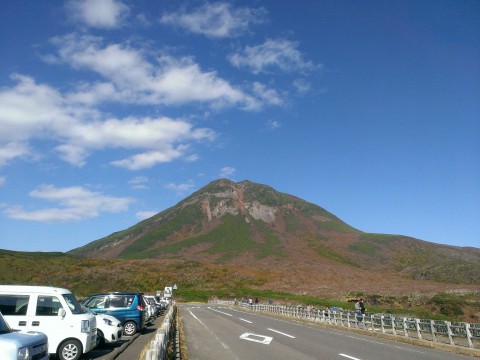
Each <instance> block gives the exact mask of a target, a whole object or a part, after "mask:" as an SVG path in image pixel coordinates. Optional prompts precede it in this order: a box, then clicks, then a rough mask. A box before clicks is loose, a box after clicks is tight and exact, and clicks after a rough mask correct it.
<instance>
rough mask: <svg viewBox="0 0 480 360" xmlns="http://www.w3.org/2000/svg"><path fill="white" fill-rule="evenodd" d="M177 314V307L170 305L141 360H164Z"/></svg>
mask: <svg viewBox="0 0 480 360" xmlns="http://www.w3.org/2000/svg"><path fill="white" fill-rule="evenodd" d="M176 312H177V306H176V305H175V304H172V305H171V306H170V308H169V309H168V312H167V314H166V315H165V319H163V323H162V325H161V326H160V327H159V328H158V329H157V333H156V334H155V338H154V339H153V340H152V341H151V342H150V346H149V348H148V350H147V352H146V353H145V357H144V358H143V360H165V359H166V357H167V346H168V341H169V339H170V338H171V336H172V334H173V331H174V330H175V326H173V322H174V321H175V314H176Z"/></svg>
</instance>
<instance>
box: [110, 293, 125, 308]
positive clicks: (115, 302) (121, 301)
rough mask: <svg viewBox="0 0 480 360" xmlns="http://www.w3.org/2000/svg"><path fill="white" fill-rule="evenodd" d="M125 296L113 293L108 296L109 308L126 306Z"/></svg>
mask: <svg viewBox="0 0 480 360" xmlns="http://www.w3.org/2000/svg"><path fill="white" fill-rule="evenodd" d="M126 298H127V297H126V296H124V295H113V296H110V298H109V299H110V303H109V307H111V308H123V307H126Z"/></svg>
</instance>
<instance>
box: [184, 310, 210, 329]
mask: <svg viewBox="0 0 480 360" xmlns="http://www.w3.org/2000/svg"><path fill="white" fill-rule="evenodd" d="M188 312H189V313H190V314H191V315H192V316H193V317H194V318H195V319H197V321H198V322H199V323H200V324H202V325H203V326H205V327H207V325H205V324H204V323H203V322H202V320H200V319H199V318H197V317H196V316H195V315H194V314H193V313H192V312H191V311H190V310H188Z"/></svg>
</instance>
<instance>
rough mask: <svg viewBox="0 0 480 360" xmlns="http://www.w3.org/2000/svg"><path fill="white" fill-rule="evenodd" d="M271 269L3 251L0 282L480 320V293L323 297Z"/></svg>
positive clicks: (87, 291) (84, 293)
mask: <svg viewBox="0 0 480 360" xmlns="http://www.w3.org/2000/svg"><path fill="white" fill-rule="evenodd" d="M271 280H272V279H271V275H270V274H269V273H268V272H265V271H261V270H256V269H252V268H245V267H238V266H237V267H234V266H225V265H211V264H203V263H200V262H197V261H175V260H153V259H149V260H146V259H145V260H125V259H121V260H105V259H87V258H81V257H74V256H70V255H66V254H63V253H53V252H52V253H43V252H42V253H25V252H13V251H6V250H0V283H1V284H21V285H45V286H56V287H63V288H68V289H70V290H72V292H74V293H75V295H76V296H77V297H78V298H85V297H87V296H88V295H90V294H94V293H99V292H105V291H141V292H144V293H148V294H152V293H155V291H156V290H159V289H163V288H164V287H165V286H167V285H173V284H177V286H178V289H177V290H176V291H175V294H174V295H175V298H176V299H177V300H179V301H183V302H206V301H208V299H211V298H219V299H229V300H231V299H235V298H236V299H237V300H239V301H240V300H241V299H242V297H243V298H247V297H252V298H258V299H259V300H260V302H262V303H266V302H267V301H268V300H272V301H273V303H274V304H281V305H291V306H297V305H303V306H306V305H307V304H310V305H312V306H314V307H318V308H322V307H327V306H328V307H330V308H332V307H341V308H344V309H353V304H352V303H351V302H349V301H348V300H350V299H354V298H358V297H363V298H364V299H365V303H366V307H367V311H369V312H374V313H391V314H396V315H397V316H408V317H419V318H424V319H438V320H451V321H466V322H470V323H478V322H480V292H479V291H451V292H443V293H435V294H419V293H412V294H404V295H402V296H391V295H385V294H382V295H379V294H369V293H358V292H357V293H346V294H339V295H336V296H332V297H331V298H320V297H318V296H313V295H309V294H304V293H302V294H295V293H289V292H287V291H277V290H272V289H269V283H270V281H271Z"/></svg>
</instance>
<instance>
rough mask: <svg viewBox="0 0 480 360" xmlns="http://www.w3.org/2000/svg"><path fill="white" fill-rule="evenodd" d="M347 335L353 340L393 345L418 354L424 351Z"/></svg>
mask: <svg viewBox="0 0 480 360" xmlns="http://www.w3.org/2000/svg"><path fill="white" fill-rule="evenodd" d="M347 337H349V338H352V339H355V340H360V341H365V342H370V343H373V344H378V345H383V346H389V347H393V348H396V349H400V350H405V351H411V352H416V353H420V354H423V353H424V351H420V350H414V349H409V348H406V347H404V346H399V345H391V344H388V343H383V342H380V341H375V340H368V339H362V338H359V337H356V336H352V335H348V336H347Z"/></svg>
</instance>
